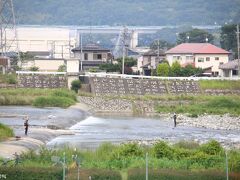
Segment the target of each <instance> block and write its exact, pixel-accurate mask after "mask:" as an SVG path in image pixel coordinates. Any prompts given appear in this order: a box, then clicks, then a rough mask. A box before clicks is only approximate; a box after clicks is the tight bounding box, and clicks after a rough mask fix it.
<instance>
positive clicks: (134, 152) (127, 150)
mask: <svg viewBox="0 0 240 180" xmlns="http://www.w3.org/2000/svg"><path fill="white" fill-rule="evenodd" d="M142 155H143V151H142V149H141V148H140V146H139V145H138V144H137V143H128V144H123V145H122V146H120V147H119V148H118V150H117V151H116V152H114V154H113V156H114V158H126V157H137V156H142Z"/></svg>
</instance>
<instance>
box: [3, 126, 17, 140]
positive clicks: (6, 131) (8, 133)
mask: <svg viewBox="0 0 240 180" xmlns="http://www.w3.org/2000/svg"><path fill="white" fill-rule="evenodd" d="M13 135H14V133H13V130H12V129H11V128H9V127H8V126H6V125H3V124H1V123H0V142H1V141H3V140H5V139H7V138H9V137H12V136H13Z"/></svg>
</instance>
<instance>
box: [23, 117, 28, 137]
mask: <svg viewBox="0 0 240 180" xmlns="http://www.w3.org/2000/svg"><path fill="white" fill-rule="evenodd" d="M24 119H25V121H24V126H25V135H26V136H27V134H28V126H29V124H28V120H29V118H28V116H26V117H24Z"/></svg>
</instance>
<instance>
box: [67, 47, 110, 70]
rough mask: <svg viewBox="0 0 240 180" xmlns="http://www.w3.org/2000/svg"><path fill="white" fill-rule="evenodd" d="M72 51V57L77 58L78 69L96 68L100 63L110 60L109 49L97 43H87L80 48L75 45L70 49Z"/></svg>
mask: <svg viewBox="0 0 240 180" xmlns="http://www.w3.org/2000/svg"><path fill="white" fill-rule="evenodd" d="M72 52H73V54H74V59H78V60H79V71H85V70H89V69H90V68H98V66H99V65H100V64H103V63H106V62H109V61H111V60H112V53H111V51H110V49H106V48H103V47H101V46H100V45H98V44H88V45H86V46H83V47H82V48H81V47H76V48H74V49H72ZM81 53H82V55H81Z"/></svg>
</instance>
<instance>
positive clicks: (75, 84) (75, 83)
mask: <svg viewBox="0 0 240 180" xmlns="http://www.w3.org/2000/svg"><path fill="white" fill-rule="evenodd" d="M80 88H81V81H80V80H79V79H77V80H73V81H72V82H71V90H73V91H75V92H76V93H78V90H79V89H80Z"/></svg>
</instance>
